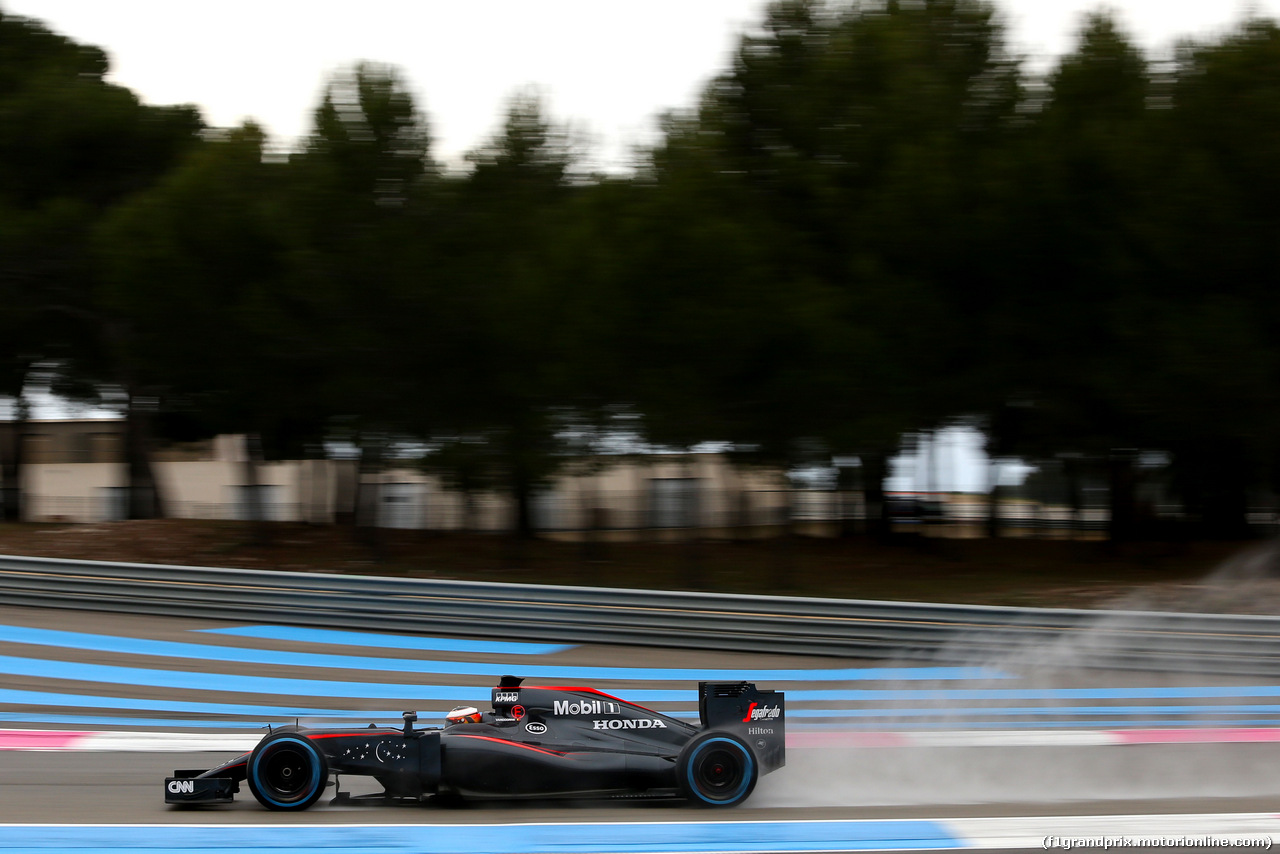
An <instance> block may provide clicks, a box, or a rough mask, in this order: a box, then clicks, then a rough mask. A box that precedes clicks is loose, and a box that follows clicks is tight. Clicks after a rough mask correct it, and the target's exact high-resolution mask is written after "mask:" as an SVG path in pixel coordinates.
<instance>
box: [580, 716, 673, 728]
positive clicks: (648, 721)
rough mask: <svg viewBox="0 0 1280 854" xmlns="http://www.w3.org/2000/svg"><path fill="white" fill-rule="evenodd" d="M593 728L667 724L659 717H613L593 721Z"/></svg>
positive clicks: (640, 726)
mask: <svg viewBox="0 0 1280 854" xmlns="http://www.w3.org/2000/svg"><path fill="white" fill-rule="evenodd" d="M591 728H592V729H666V728H667V725H666V724H665V723H663V722H662V721H660V720H658V719H657V718H611V719H609V720H607V721H592V722H591Z"/></svg>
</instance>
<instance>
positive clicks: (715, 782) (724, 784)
mask: <svg viewBox="0 0 1280 854" xmlns="http://www.w3.org/2000/svg"><path fill="white" fill-rule="evenodd" d="M692 771H693V773H692V775H691V776H692V777H693V784H694V786H696V787H697V789H698V793H699V794H701V795H702V796H704V797H706V798H707V799H709V800H713V801H723V800H731V799H732V798H734V797H736V796H737V795H739V794H741V791H742V786H743V782H744V779H745V777H746V770H745V765H744V763H743V761H742V754H741V753H740V752H739V751H736V750H732V749H730V748H728V747H721V746H719V745H715V746H712V747H710V748H709V749H707V750H704V751H702V752H701V753H700V754H699V755H698V756H697V757H695V761H694V765H693V769H692Z"/></svg>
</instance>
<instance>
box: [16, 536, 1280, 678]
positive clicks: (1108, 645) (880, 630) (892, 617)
mask: <svg viewBox="0 0 1280 854" xmlns="http://www.w3.org/2000/svg"><path fill="white" fill-rule="evenodd" d="M0 596H2V597H3V600H2V601H4V602H5V603H7V604H11V605H29V606H40V607H58V608H70V609H81V610H85V609H87V610H102V611H116V612H124V613H136V614H156V615H164V616H171V617H190V618H199V619H222V620H235V621H240V620H252V621H259V622H261V621H270V622H274V623H288V624H296V625H308V626H329V627H335V628H348V629H363V630H374V631H400V632H419V633H441V632H443V633H446V634H447V633H451V632H454V633H465V634H475V633H477V632H482V633H483V634H487V635H494V636H497V637H501V638H504V639H507V638H516V639H532V640H545V641H559V642H572V643H604V644H643V645H653V646H666V647H682V648H688V647H698V648H704V649H717V650H726V651H736V652H754V653H761V654H768V653H792V654H806V655H826V656H843V657H866V658H885V659H895V660H906V661H925V660H927V661H935V662H945V663H949V664H972V665H984V664H987V665H1006V666H1007V665H1010V664H1014V663H1020V664H1023V665H1026V664H1038V663H1043V664H1046V665H1050V664H1052V665H1064V666H1071V665H1079V666H1093V667H1097V666H1104V667H1123V668H1142V669H1165V670H1205V671H1211V672H1218V673H1249V674H1255V675H1280V619H1278V618H1273V617H1265V616H1231V615H1213V614H1181V613H1165V612H1154V611H1095V610H1085V609H1065V608H1011V607H1000V606H984V605H939V604H928V603H912V602H877V601H868V600H849V599H819V598H801V597H784V596H745V595H726V594H714V593H687V592H670V591H654V590H634V589H601V588H590V587H566V586H551V585H545V586H544V585H533V584H494V583H489V582H471V581H446V580H434V579H402V578H385V577H369V576H354V575H332V574H323V573H307V572H281V571H268V570H249V569H218V568H211V567H186V566H161V565H152V564H135V563H105V562H98V561H73V560H56V559H49V558H32V557H3V556H0Z"/></svg>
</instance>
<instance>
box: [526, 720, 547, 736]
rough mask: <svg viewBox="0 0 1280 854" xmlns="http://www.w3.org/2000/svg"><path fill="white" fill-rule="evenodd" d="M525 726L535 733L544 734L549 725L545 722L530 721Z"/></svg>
mask: <svg viewBox="0 0 1280 854" xmlns="http://www.w3.org/2000/svg"><path fill="white" fill-rule="evenodd" d="M524 728H525V730H526V731H528V732H531V733H533V734H534V735H542V734H543V733H544V732H546V731H547V725H546V724H544V723H539V722H537V721H529V722H528V723H527V724H525V725H524Z"/></svg>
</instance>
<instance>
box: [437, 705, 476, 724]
mask: <svg viewBox="0 0 1280 854" xmlns="http://www.w3.org/2000/svg"><path fill="white" fill-rule="evenodd" d="M444 719H445V721H447V722H448V724H449V725H450V726H452V725H453V724H478V723H480V710H479V709H477V708H476V707H475V706H455V707H454V709H453V711H451V712H449V714H447V715H445V716H444Z"/></svg>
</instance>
